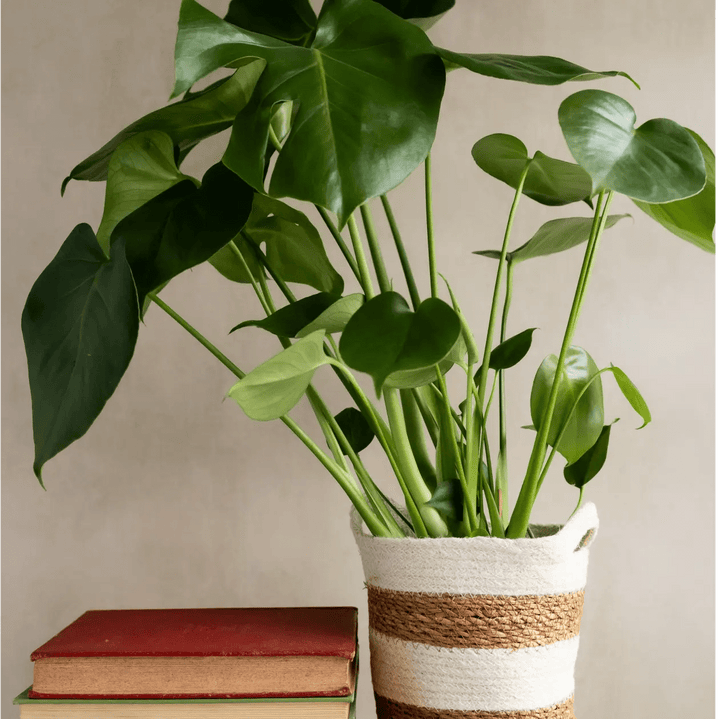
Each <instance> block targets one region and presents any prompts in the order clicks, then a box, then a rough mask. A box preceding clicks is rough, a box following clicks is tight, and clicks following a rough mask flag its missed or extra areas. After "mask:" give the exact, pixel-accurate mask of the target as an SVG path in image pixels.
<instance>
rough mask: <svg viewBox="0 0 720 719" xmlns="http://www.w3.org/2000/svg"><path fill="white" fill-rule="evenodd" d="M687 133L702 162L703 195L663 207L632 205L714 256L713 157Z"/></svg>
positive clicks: (693, 134) (700, 139)
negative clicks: (694, 143)
mask: <svg viewBox="0 0 720 719" xmlns="http://www.w3.org/2000/svg"><path fill="white" fill-rule="evenodd" d="M688 132H689V133H690V134H691V135H692V136H693V138H694V139H695V142H697V144H698V147H699V148H700V151H701V152H702V154H703V159H704V160H705V174H706V175H707V181H706V182H705V187H703V189H702V192H699V193H698V194H697V195H694V196H693V197H688V198H687V199H685V200H676V201H675V202H666V203H664V204H662V205H650V204H648V203H647V202H640V201H639V200H633V202H634V203H635V204H636V205H637V206H638V207H639V208H640V209H641V210H642V211H643V212H645V213H646V214H648V215H650V217H652V218H653V220H655V221H657V222H659V223H660V224H661V225H662V226H663V227H665V228H666V229H668V230H670V232H672V233H673V234H675V235H677V236H678V237H681V238H682V239H683V240H687V242H692V244H693V245H697V246H698V247H699V248H700V249H701V250H705V251H706V252H715V242H714V240H713V230H714V229H715V155H714V153H713V151H712V150H711V149H710V148H709V147H708V145H707V143H706V142H705V141H704V140H703V139H702V138H701V137H700V135H698V134H697V133H695V132H693V131H692V130H689V129H688Z"/></svg>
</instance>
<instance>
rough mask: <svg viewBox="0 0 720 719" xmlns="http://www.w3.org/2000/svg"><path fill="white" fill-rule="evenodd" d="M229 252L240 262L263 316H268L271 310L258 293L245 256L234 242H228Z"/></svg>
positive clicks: (258, 289)
mask: <svg viewBox="0 0 720 719" xmlns="http://www.w3.org/2000/svg"><path fill="white" fill-rule="evenodd" d="M229 244H230V251H231V252H232V253H233V254H234V255H235V257H237V258H238V260H240V264H241V265H242V266H243V269H244V270H245V272H247V275H248V277H249V278H250V284H251V285H252V288H253V289H254V290H255V294H256V295H257V298H258V300H260V304H261V305H262V308H263V310H265V314H267V315H269V314H271V313H272V310H270V309H269V307H268V305H267V303H266V302H265V298H264V297H263V295H262V293H261V292H260V288H259V287H258V285H257V282H256V281H255V278H254V277H253V274H252V272H251V271H250V266H249V265H248V263H247V260H246V259H245V256H244V255H243V253H242V252H240V248H239V247H238V246H237V245H236V244H235V240H231V241H230V243H229Z"/></svg>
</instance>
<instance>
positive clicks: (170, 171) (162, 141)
mask: <svg viewBox="0 0 720 719" xmlns="http://www.w3.org/2000/svg"><path fill="white" fill-rule="evenodd" d="M183 180H192V181H193V182H194V183H195V185H196V186H198V187H199V186H200V182H199V181H198V180H196V179H195V178H193V177H189V176H188V175H183V173H182V172H180V170H178V169H177V166H176V165H175V151H174V147H173V141H172V139H171V138H170V135H167V134H166V133H164V132H160V131H159V130H146V131H144V132H139V133H137V134H136V135H131V136H130V137H129V138H128V139H127V140H125V141H124V142H121V143H120V144H119V145H118V147H117V149H116V150H115V151H114V152H113V154H112V157H111V158H110V164H109V166H108V178H107V187H106V189H105V208H104V209H103V216H102V220H101V221H100V226H99V227H98V231H97V239H98V242H99V243H100V247H102V248H103V250H104V252H105V254H108V253H109V251H110V234H111V233H112V231H113V230H114V229H115V225H117V223H118V222H120V220H122V219H123V217H127V215H129V214H130V213H131V212H133V211H134V210H137V208H138V207H141V206H142V205H144V204H145V203H146V202H147V201H148V200H151V199H152V198H153V197H155V196H156V195H159V194H160V193H161V192H164V191H165V190H167V189H168V188H169V187H172V186H173V185H176V184H177V183H178V182H182V181H183Z"/></svg>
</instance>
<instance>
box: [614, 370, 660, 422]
mask: <svg viewBox="0 0 720 719" xmlns="http://www.w3.org/2000/svg"><path fill="white" fill-rule="evenodd" d="M610 371H611V372H612V374H613V377H615V381H616V382H617V384H618V387H619V388H620V391H621V392H622V393H623V395H624V396H625V399H626V400H627V401H628V402H629V403H630V406H631V407H632V408H633V409H634V410H635V411H636V412H637V413H638V414H639V415H640V417H642V420H643V423H642V424H641V425H640V426H639V427H638V429H642V428H643V427H644V426H645V425H646V424H648V422H651V421H652V415H651V414H650V409H649V407H648V406H647V403H646V402H645V400H644V399H643V396H642V395H641V394H640V390H639V389H638V388H637V387H636V386H635V385H634V384H633V383H632V380H631V379H630V378H629V377H628V376H627V375H626V374H625V373H624V372H623V371H622V370H621V369H620V368H619V367H615V365H610Z"/></svg>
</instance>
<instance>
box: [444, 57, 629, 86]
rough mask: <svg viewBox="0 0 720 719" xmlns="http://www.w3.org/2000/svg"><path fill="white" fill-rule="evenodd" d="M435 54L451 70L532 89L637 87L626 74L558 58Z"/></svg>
mask: <svg viewBox="0 0 720 719" xmlns="http://www.w3.org/2000/svg"><path fill="white" fill-rule="evenodd" d="M435 50H436V52H437V53H438V55H440V57H441V58H443V60H445V62H446V63H447V64H448V65H449V67H450V68H451V69H453V68H454V67H464V68H467V69H468V70H471V71H472V72H476V73H478V74H479V75H487V77H496V78H498V79H501V80H517V81H519V82H529V83H532V84H533V85H562V83H564V82H568V81H570V80H599V79H601V78H603V77H615V76H618V75H619V76H622V77H626V78H627V79H628V80H630V82H632V83H633V84H634V85H637V83H636V82H635V80H633V79H632V78H631V77H630V75H628V74H627V73H624V72H618V71H617V70H610V71H608V72H593V71H592V70H587V69H586V68H584V67H581V66H580V65H576V64H575V63H574V62H568V61H567V60H562V59H560V58H559V57H548V56H546V55H499V54H497V53H490V54H482V55H476V54H468V53H459V52H452V50H443V49H442V48H439V47H436V48H435ZM638 87H639V86H638Z"/></svg>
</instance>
